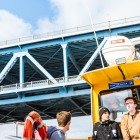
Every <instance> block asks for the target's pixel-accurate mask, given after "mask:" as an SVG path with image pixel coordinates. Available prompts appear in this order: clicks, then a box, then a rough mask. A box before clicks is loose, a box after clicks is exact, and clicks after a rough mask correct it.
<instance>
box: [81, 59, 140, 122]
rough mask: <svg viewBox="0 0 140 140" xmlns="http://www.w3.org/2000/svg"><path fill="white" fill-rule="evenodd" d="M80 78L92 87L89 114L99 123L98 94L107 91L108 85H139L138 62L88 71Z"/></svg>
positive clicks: (139, 65)
mask: <svg viewBox="0 0 140 140" xmlns="http://www.w3.org/2000/svg"><path fill="white" fill-rule="evenodd" d="M82 78H83V79H84V80H85V81H86V82H87V83H88V84H89V85H90V86H91V87H92V90H91V91H92V93H91V98H92V99H91V111H92V112H91V113H92V118H93V122H94V123H95V122H97V121H99V98H98V97H99V93H100V92H101V91H103V90H109V86H108V85H109V83H113V82H120V81H125V80H133V81H134V86H139V85H140V60H136V61H133V62H131V63H127V64H120V65H116V66H110V67H105V68H101V69H97V70H93V71H89V72H86V73H84V74H83V75H82Z"/></svg>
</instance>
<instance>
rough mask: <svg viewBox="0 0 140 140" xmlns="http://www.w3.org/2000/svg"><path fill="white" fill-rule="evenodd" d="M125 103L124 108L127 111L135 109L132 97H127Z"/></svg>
mask: <svg viewBox="0 0 140 140" xmlns="http://www.w3.org/2000/svg"><path fill="white" fill-rule="evenodd" d="M125 105H126V108H127V110H128V111H134V110H135V109H136V106H137V105H136V104H134V101H133V99H128V100H127V101H126V102H125Z"/></svg>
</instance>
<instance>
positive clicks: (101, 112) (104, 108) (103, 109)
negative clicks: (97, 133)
mask: <svg viewBox="0 0 140 140" xmlns="http://www.w3.org/2000/svg"><path fill="white" fill-rule="evenodd" d="M105 112H108V113H109V114H110V111H109V109H108V108H106V107H101V108H100V109H99V117H100V119H101V117H102V115H103V114H104V113H105Z"/></svg>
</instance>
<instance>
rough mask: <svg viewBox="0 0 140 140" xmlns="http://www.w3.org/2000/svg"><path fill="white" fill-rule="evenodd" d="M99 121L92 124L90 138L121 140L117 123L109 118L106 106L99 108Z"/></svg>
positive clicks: (95, 139)
mask: <svg viewBox="0 0 140 140" xmlns="http://www.w3.org/2000/svg"><path fill="white" fill-rule="evenodd" d="M99 117H100V122H97V123H95V125H94V126H93V136H92V140H122V133H121V129H120V127H119V124H118V123H117V122H115V121H111V120H110V111H109V109H108V108H106V107H102V108H100V109H99Z"/></svg>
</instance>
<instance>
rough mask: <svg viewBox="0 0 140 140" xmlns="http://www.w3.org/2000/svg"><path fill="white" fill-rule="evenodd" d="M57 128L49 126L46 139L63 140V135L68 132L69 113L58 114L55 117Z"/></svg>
mask: <svg viewBox="0 0 140 140" xmlns="http://www.w3.org/2000/svg"><path fill="white" fill-rule="evenodd" d="M56 119H57V122H58V127H54V126H49V127H48V132H47V133H48V134H47V137H48V139H49V140H65V139H66V138H65V133H66V132H67V131H68V130H69V127H70V123H71V113H70V112H67V111H61V112H58V113H57V115H56Z"/></svg>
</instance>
